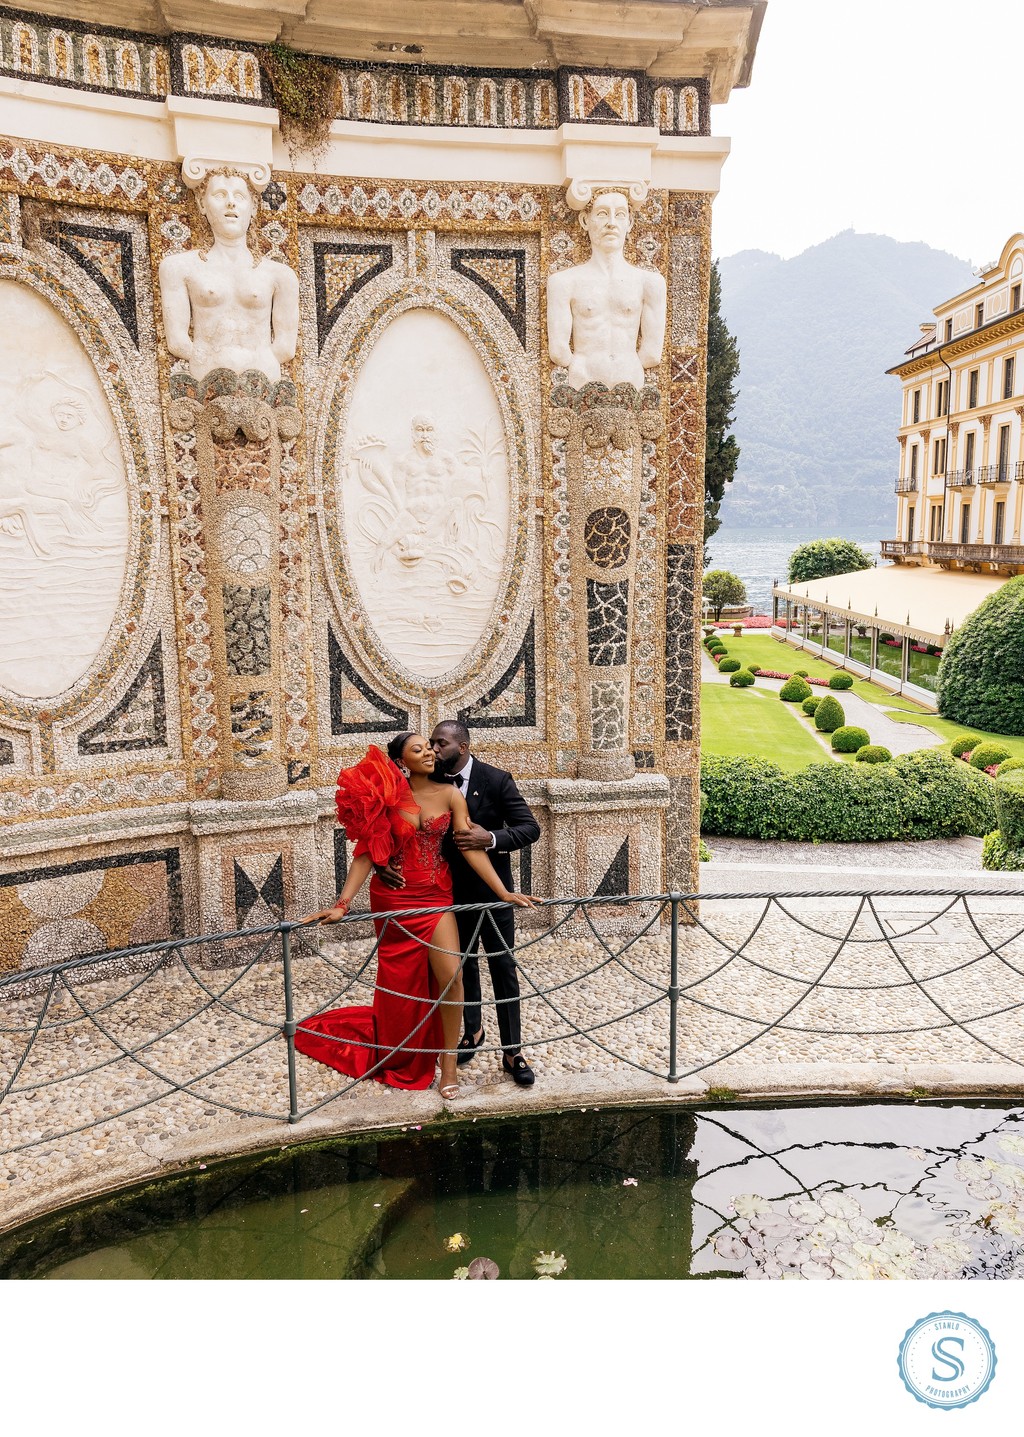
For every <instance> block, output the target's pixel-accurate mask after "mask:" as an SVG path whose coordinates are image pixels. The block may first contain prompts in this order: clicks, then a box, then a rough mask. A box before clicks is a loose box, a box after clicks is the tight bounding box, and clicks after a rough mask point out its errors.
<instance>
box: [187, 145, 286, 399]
mask: <svg viewBox="0 0 1024 1437" xmlns="http://www.w3.org/2000/svg"><path fill="white" fill-rule="evenodd" d="M197 201H198V204H199V209H200V212H201V213H202V214H203V215H204V216H205V217H206V219H207V221H208V222H209V225H210V229H211V231H212V233H213V244H212V246H211V247H210V249H209V250H208V251H207V252H206V253H205V254H204V253H203V251H202V250H201V249H191V250H185V251H184V252H183V253H182V254H173V255H168V256H167V258H166V259H165V260H164V261H163V262H162V264H161V265H160V291H161V295H162V300H163V315H164V331H165V333H166V336H167V348H168V349H169V350H170V351H171V353H172V354H174V355H177V356H178V358H179V359H184V360H187V362H188V368H189V373H190V374H191V375H192V377H193V378H194V379H204V378H205V377H206V375H207V374H209V373H210V371H211V370H212V369H231V370H234V371H235V373H237V374H241V373H242V371H243V370H246V369H257V370H259V372H260V373H261V374H265V375H266V376H267V378H268V379H271V380H274V381H275V382H276V381H277V380H278V379H280V378H281V363H282V361H283V360H288V359H292V358H293V357H294V355H295V348H296V344H297V342H298V332H299V281H298V278H297V276H296V274H295V272H294V270H292V269H290V268H289V266H288V265H286V264H281V263H280V262H279V261H278V260H272V259H263V260H258V261H257V260H256V259H255V257H254V256H253V254H252V252H251V251H250V249H249V246H248V243H247V235H248V230H249V223H250V221H251V219H252V214H253V195H252V191H251V190H250V188H249V184H248V181H247V180H246V179H245V176H244V175H236V174H230V173H227V174H212V175H210V176H209V178H208V179H207V180H206V181H205V183H204V186H203V188H202V189H201V190H200V191H199V192H198V194H197Z"/></svg>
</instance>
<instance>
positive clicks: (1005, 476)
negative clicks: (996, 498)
mask: <svg viewBox="0 0 1024 1437" xmlns="http://www.w3.org/2000/svg"><path fill="white" fill-rule="evenodd" d="M1009 482H1010V466H1009V465H1008V464H985V465H983V466H982V468H981V469H979V470H978V483H979V484H1009Z"/></svg>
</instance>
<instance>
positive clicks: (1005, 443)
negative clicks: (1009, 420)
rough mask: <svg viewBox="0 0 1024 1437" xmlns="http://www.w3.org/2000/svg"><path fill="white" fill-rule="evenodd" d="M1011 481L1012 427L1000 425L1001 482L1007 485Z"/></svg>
mask: <svg viewBox="0 0 1024 1437" xmlns="http://www.w3.org/2000/svg"><path fill="white" fill-rule="evenodd" d="M1009 480H1010V426H1009V425H1008V424H1000V426H999V482H1000V484H1007V483H1009Z"/></svg>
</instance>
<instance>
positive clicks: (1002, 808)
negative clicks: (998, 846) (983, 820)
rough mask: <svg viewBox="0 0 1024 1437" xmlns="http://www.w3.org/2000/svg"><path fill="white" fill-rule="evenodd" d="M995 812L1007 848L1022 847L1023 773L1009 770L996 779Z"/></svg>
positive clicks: (1023, 837) (1023, 839)
mask: <svg viewBox="0 0 1024 1437" xmlns="http://www.w3.org/2000/svg"><path fill="white" fill-rule="evenodd" d="M996 813H997V814H998V815H999V832H1000V833H1001V834H1002V835H1003V842H1004V843H1005V844H1006V846H1007V848H1014V849H1016V848H1024V773H1020V772H1019V771H1013V770H1011V771H1010V772H1009V773H1008V774H1007V775H1006V777H1005V778H997V779H996Z"/></svg>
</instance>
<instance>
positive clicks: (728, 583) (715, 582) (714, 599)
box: [704, 569, 747, 619]
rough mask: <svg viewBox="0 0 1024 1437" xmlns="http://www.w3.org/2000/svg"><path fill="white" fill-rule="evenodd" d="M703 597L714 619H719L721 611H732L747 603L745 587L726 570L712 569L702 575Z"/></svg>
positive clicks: (735, 576) (736, 577)
mask: <svg viewBox="0 0 1024 1437" xmlns="http://www.w3.org/2000/svg"><path fill="white" fill-rule="evenodd" d="M704 597H705V599H707V600H708V602H709V603H710V605H711V612H712V613H713V614H714V616H715V618H716V619H720V618H721V617H722V610H723V609H734V608H736V607H737V606H738V605H739V604H745V603H746V602H747V590H746V585H745V584H744V583H743V580H742V579H741V578H740V576H739V575H738V574H733V573H730V571H729V570H728V569H712V570H711V572H710V573H709V574H705V575H704Z"/></svg>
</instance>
